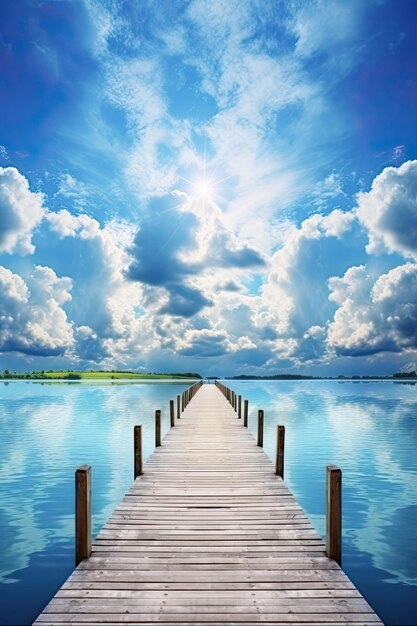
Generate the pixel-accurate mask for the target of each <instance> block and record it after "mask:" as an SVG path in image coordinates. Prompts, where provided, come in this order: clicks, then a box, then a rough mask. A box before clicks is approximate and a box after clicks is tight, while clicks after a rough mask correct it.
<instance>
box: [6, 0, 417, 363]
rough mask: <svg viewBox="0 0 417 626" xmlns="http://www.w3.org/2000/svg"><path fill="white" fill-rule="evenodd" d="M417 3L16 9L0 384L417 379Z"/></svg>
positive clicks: (50, 2)
mask: <svg viewBox="0 0 417 626" xmlns="http://www.w3.org/2000/svg"><path fill="white" fill-rule="evenodd" d="M414 14H415V3H414V1H413V0H410V1H408V0H351V1H350V2H346V1H345V0H308V1H303V0H294V1H279V0H262V2H260V1H259V0H229V1H228V2H225V1H224V0H210V1H209V0H187V1H185V0H184V1H180V0H169V1H168V0H162V1H158V2H155V1H151V0H142V1H141V2H135V1H133V0H127V1H126V2H118V1H116V0H21V1H19V2H14V1H11V0H6V1H4V2H1V3H0V146H1V147H0V368H3V369H4V368H6V367H7V368H9V369H16V370H18V371H26V370H32V369H49V368H55V367H60V368H61V367H64V368H66V367H70V368H76V367H81V368H98V367H100V368H105V367H111V368H113V367H119V368H129V369H130V368H134V369H138V370H144V371H177V370H182V371H184V370H187V371H190V370H197V371H200V372H201V373H203V374H206V375H207V374H208V375H209V374H220V375H222V374H226V375H227V374H233V373H236V374H237V373H253V374H268V373H279V372H303V373H311V374H318V375H325V374H330V375H338V374H340V373H345V374H367V373H379V374H389V373H392V372H394V371H396V370H399V369H415V368H416V367H417V117H416V115H415V112H416V105H417V67H416V64H415V59H416V56H417V50H416V48H417V32H416V31H417V25H416V20H415V16H414Z"/></svg>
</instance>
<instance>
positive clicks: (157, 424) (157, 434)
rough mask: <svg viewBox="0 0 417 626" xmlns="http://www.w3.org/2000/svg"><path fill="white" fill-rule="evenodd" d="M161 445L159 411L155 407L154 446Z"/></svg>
mask: <svg viewBox="0 0 417 626" xmlns="http://www.w3.org/2000/svg"><path fill="white" fill-rule="evenodd" d="M160 445H161V411H160V410H159V409H157V410H156V411H155V447H156V448H158V447H159V446H160Z"/></svg>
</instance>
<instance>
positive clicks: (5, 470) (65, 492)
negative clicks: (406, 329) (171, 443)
mask: <svg viewBox="0 0 417 626" xmlns="http://www.w3.org/2000/svg"><path fill="white" fill-rule="evenodd" d="M402 382H403V381H401V383H402ZM231 386H232V387H233V389H235V391H237V392H238V393H241V394H242V395H243V397H244V398H248V399H249V406H250V413H249V427H250V429H251V430H253V431H254V430H255V428H256V416H257V409H258V408H263V409H264V410H265V449H266V451H267V453H268V454H270V456H271V458H272V457H273V455H274V453H275V436H276V424H278V423H283V424H285V426H286V467H285V478H286V482H287V483H288V484H289V486H290V488H291V489H292V491H293V492H294V493H295V495H296V496H297V498H298V499H299V501H300V503H301V505H302V506H303V507H304V508H305V509H306V511H307V512H308V514H309V516H310V519H311V520H312V522H313V524H314V525H315V527H316V528H317V530H318V531H319V532H320V533H321V534H322V535H324V531H325V523H324V510H325V466H326V465H327V464H328V463H335V464H337V465H339V466H340V467H341V468H342V470H343V482H344V487H343V489H344V492H343V497H344V501H343V524H344V567H345V569H346V571H347V572H348V574H349V575H350V576H352V578H353V580H354V581H355V580H356V579H360V582H361V585H360V588H361V591H362V592H363V593H364V594H365V596H367V593H369V594H370V595H372V594H374V601H373V605H374V608H375V609H376V610H377V612H379V613H380V615H381V616H382V617H383V618H384V619H385V621H386V622H387V623H397V624H401V623H403V624H404V623H407V624H411V623H413V619H414V618H413V619H412V618H410V615H415V611H413V610H412V608H410V607H411V606H412V605H413V604H414V609H415V604H416V602H415V597H416V594H417V568H416V565H415V564H416V562H417V538H416V534H415V528H416V525H417V480H416V474H417V458H416V455H415V449H416V443H417V441H416V439H417V422H416V420H417V418H416V416H417V395H416V391H417V389H416V387H415V386H412V385H403V384H397V383H395V384H394V383H392V382H389V383H388V382H378V383H376V382H375V383H373V382H368V381H366V383H365V382H362V381H361V382H357V381H355V383H352V382H349V381H344V382H343V383H340V384H339V382H327V381H305V382H292V381H285V382H275V381H273V382H272V381H271V382H269V381H256V382H236V383H233V384H232V385H231ZM184 388H185V385H183V384H173V385H169V384H167V383H164V384H157V383H151V384H144V383H143V382H140V383H135V384H132V383H131V382H130V383H126V382H125V381H121V382H119V381H108V382H106V383H104V384H103V383H102V382H101V381H100V383H99V384H97V383H94V384H85V383H82V384H80V383H76V384H74V383H73V382H71V383H63V382H59V383H57V384H54V383H50V382H49V381H48V382H46V383H44V382H42V383H27V382H13V383H11V384H9V383H8V382H4V383H1V384H0V425H1V432H2V439H1V441H0V483H1V486H2V495H1V507H0V524H1V528H2V533H1V535H0V582H1V583H3V585H0V600H3V599H4V600H5V601H6V600H7V601H9V600H10V602H11V604H13V615H12V614H10V615H7V613H3V614H2V616H1V617H0V620H4V621H3V623H4V624H7V623H12V619H11V615H12V617H13V619H14V620H15V621H14V623H21V624H22V623H29V622H30V621H32V620H33V619H34V618H35V616H36V615H35V613H36V611H35V610H34V609H33V613H32V614H30V611H29V609H28V607H27V606H26V607H22V606H21V603H20V600H19V598H20V596H21V593H22V591H21V589H23V582H22V581H23V579H24V575H23V571H28V572H30V575H31V580H34V581H36V585H37V586H34V589H33V592H32V593H33V600H34V604H33V606H34V607H35V606H36V602H35V599H36V601H38V598H40V599H41V602H42V603H43V604H45V603H46V602H47V601H48V599H49V598H50V596H51V595H52V593H53V592H54V589H55V587H54V585H56V584H58V582H56V581H57V580H58V579H57V575H58V572H60V573H59V576H60V577H61V580H63V579H64V578H65V577H66V576H67V575H68V573H69V571H70V570H71V568H72V566H73V560H72V559H73V556H72V550H73V526H74V518H73V498H74V490H73V475H74V470H75V468H76V467H77V466H78V465H80V464H82V463H90V464H91V465H92V467H93V512H94V520H93V523H94V529H93V531H94V533H96V532H97V531H98V529H99V528H100V526H101V525H102V524H103V523H104V522H105V520H106V519H107V518H108V517H109V515H110V513H111V512H112V511H113V509H114V507H115V505H116V504H117V503H118V502H119V501H120V499H121V497H122V496H123V494H124V493H125V491H126V490H127V488H128V487H129V485H130V484H131V482H132V471H133V467H132V465H133V463H132V450H131V448H132V431H133V426H134V424H136V423H142V424H143V432H144V453H145V456H148V455H149V454H150V452H151V451H152V449H153V443H154V422H153V416H154V410H155V409H156V408H161V409H162V411H163V412H162V417H163V430H164V431H166V430H167V429H168V405H169V400H170V399H174V398H175V397H176V395H177V394H179V393H181V391H182V390H183V389H184ZM39 555H47V559H46V557H45V561H46V562H47V567H48V568H50V570H51V573H50V576H49V578H48V577H47V576H45V575H44V574H42V576H43V577H42V576H40V575H39V572H44V571H45V570H44V569H42V568H45V562H44V563H42V562H41V561H40V560H39ZM54 568H55V569H54ZM26 578H27V577H26ZM52 578H53V579H54V582H53V584H52V582H51V579H52ZM403 586H404V588H403ZM405 586H406V587H405ZM390 589H391V591H390ZM19 590H20V591H19ZM375 590H376V591H375ZM400 591H401V594H402V595H401V598H402V602H401V607H396V609H395V611H396V613H395V615H396V619H397V621H396V622H395V621H394V619H392V620H390V619H389V604H390V603H391V604H393V600H392V599H393V598H394V596H395V595H397V596H398V597H399V595H398V594H399V592H400ZM1 594H3V595H1ZM35 596H36V598H35ZM25 597H26V598H27V602H30V596H28V594H27V591H26V592H25ZM24 610H25V611H26V613H24ZM16 611H17V613H16ZM19 611H21V613H19ZM16 615H17V616H16ZM19 620H20V621H19ZM401 620H402V621H401ZM414 623H416V621H415V620H414Z"/></svg>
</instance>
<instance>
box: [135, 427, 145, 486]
mask: <svg viewBox="0 0 417 626" xmlns="http://www.w3.org/2000/svg"><path fill="white" fill-rule="evenodd" d="M133 450H134V471H133V474H134V478H137V477H138V476H141V475H142V474H143V457H142V426H141V425H139V426H135V427H134V429H133Z"/></svg>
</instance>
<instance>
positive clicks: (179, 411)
mask: <svg viewBox="0 0 417 626" xmlns="http://www.w3.org/2000/svg"><path fill="white" fill-rule="evenodd" d="M180 401H181V398H180V396H177V420H179V419H180V417H181V407H180Z"/></svg>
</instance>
